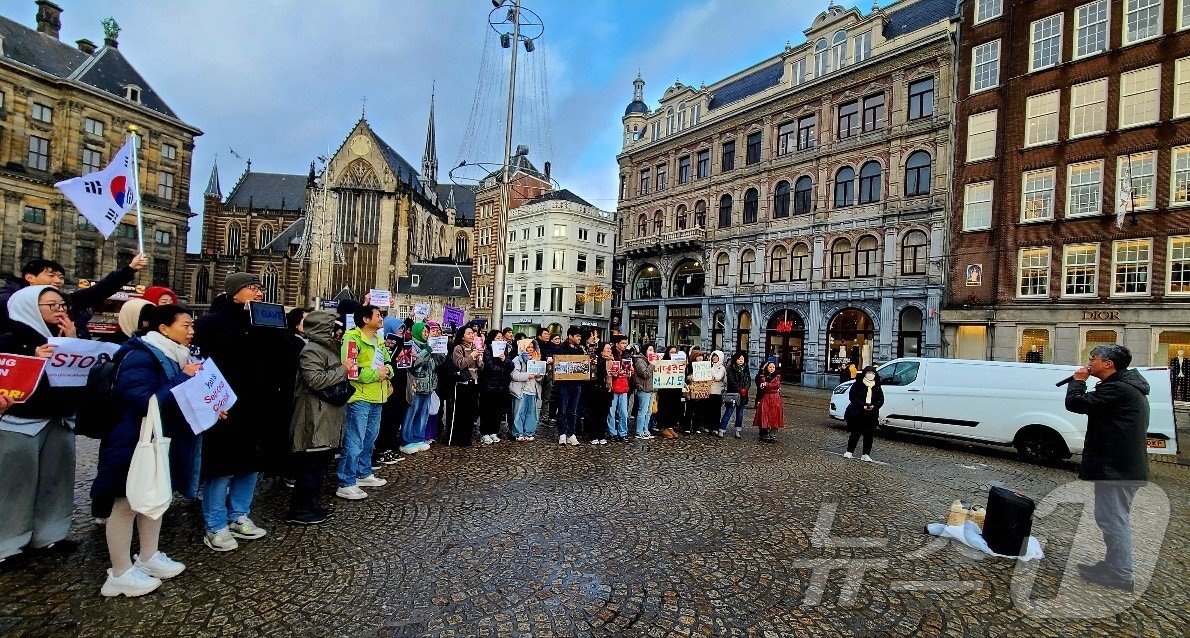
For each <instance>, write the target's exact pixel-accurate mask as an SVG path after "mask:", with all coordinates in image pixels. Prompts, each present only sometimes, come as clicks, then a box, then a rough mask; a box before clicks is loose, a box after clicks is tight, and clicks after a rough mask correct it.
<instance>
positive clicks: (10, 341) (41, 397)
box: [0, 321, 83, 419]
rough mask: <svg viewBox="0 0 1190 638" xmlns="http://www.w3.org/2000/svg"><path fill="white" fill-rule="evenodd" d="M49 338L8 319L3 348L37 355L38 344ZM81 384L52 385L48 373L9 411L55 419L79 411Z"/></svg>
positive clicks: (0, 344) (0, 337) (0, 345)
mask: <svg viewBox="0 0 1190 638" xmlns="http://www.w3.org/2000/svg"><path fill="white" fill-rule="evenodd" d="M46 343H47V339H46V338H45V337H44V336H42V334H41V333H40V332H38V331H36V330H34V329H33V328H30V327H29V326H26V325H25V324H23V323H21V322H19V321H6V322H5V326H4V333H3V334H0V352H4V353H8V354H19V355H24V356H26V357H36V356H37V348H38V347H39V346H44V345H45V344H46ZM82 395H83V388H81V387H55V386H52V385H50V381H49V379H48V378H47V377H46V375H45V373H44V372H43V373H41V381H40V382H39V383H38V384H37V389H36V390H34V391H33V394H31V395H30V396H29V398H28V399H27V400H26V401H25V402H24V403H18V404H16V405H14V406H12V407H11V408H9V409H8V412H6V414H11V415H13V416H20V417H26V418H31V419H32V418H40V419H52V418H55V417H65V416H70V415H72V414H74V413H75V412H76V411H78V405H79V402H80V401H81V400H82Z"/></svg>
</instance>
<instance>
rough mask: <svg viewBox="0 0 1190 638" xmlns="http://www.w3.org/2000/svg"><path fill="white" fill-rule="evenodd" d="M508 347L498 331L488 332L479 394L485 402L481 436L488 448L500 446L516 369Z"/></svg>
mask: <svg viewBox="0 0 1190 638" xmlns="http://www.w3.org/2000/svg"><path fill="white" fill-rule="evenodd" d="M508 345H509V344H508V342H507V341H505V340H504V335H503V334H502V333H501V332H500V331H499V330H489V331H488V334H487V337H486V338H485V339H484V349H483V369H482V370H480V371H479V392H480V396H482V397H483V398H484V402H483V409H482V410H480V412H479V433H480V434H481V435H483V438H482V441H483V442H484V443H485V444H491V443H499V442H500V421H501V420H503V419H504V417H506V416H507V412H508V401H507V399H506V397H507V396H508V394H509V390H508V386H509V384H510V383H511V382H512V377H511V373H512V368H513V363H512V361H511V355H510V353H509V348H508Z"/></svg>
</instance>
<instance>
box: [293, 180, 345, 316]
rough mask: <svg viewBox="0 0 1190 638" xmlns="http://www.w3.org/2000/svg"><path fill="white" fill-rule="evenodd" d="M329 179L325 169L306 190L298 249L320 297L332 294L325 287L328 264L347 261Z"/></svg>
mask: <svg viewBox="0 0 1190 638" xmlns="http://www.w3.org/2000/svg"><path fill="white" fill-rule="evenodd" d="M313 172H314V166H313V164H311V166H310V173H311V175H313ZM327 180H328V177H327V174H326V171H323V173H322V175H321V176H320V177H319V178H318V179H317V180H316V181H315V184H316V187H315V188H310V189H307V191H306V206H305V208H306V215H305V225H304V227H303V228H302V241H301V244H300V245H299V246H298V251H297V259H299V260H301V261H305V262H309V264H310V265H309V267H308V268H307V271H306V272H307V273H309V277H310V282H311V286H310V289H311V290H313V291H315V293H316V295H315V296H316V297H317V298H318V299H319V301H321V300H322V299H326V298H327V297H329V296H330V295H329V294H328V291H327V290H326V287H327V285H329V283H330V274H331V273H330V269H329V267H328V266H332V265H333V266H342V265H345V264H346V263H347V257H346V255H345V254H344V252H343V242H342V241H340V237H339V235H338V234H337V233H336V232H335V229H336V226H337V224H336V218H337V217H338V215H337V213H332V212H331V206H330V201H331V198H332V193H331V192H330V191H329V189H327ZM328 262H329V263H328Z"/></svg>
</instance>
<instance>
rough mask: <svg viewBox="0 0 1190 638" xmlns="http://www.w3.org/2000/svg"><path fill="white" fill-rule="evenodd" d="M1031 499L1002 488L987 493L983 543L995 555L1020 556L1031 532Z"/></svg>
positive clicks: (995, 488)
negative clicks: (986, 544)
mask: <svg viewBox="0 0 1190 638" xmlns="http://www.w3.org/2000/svg"><path fill="white" fill-rule="evenodd" d="M1034 507H1035V506H1034V504H1033V499H1031V498H1029V497H1028V496H1025V495H1024V494H1020V493H1018V492H1013V491H1012V490H1009V489H1006V488H1003V487H993V488H992V489H991V490H989V491H988V513H987V519H986V520H984V523H983V539H984V540H985V541H987V543H988V547H990V548H991V550H992V551H993V552H996V553H997V554H1004V555H1005V556H1020V555H1021V554H1023V553H1025V549H1026V546H1025V543H1027V542H1028V540H1029V534H1030V532H1032V531H1033V510H1034Z"/></svg>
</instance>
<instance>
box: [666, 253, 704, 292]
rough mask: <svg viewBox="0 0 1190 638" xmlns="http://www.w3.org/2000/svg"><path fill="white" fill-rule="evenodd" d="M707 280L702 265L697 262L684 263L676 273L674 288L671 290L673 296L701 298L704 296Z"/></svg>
mask: <svg viewBox="0 0 1190 638" xmlns="http://www.w3.org/2000/svg"><path fill="white" fill-rule="evenodd" d="M705 279H706V273H705V272H704V271H703V268H702V264H700V263H699V262H697V261H687V262H685V263H683V264H682V265H680V266H678V268H677V269H676V270H675V271H674V276H673V286H672V288H671V290H672V292H673V296H674V297H698V296H701V295H702V294H703V288H704V286H703V284H704V283H705Z"/></svg>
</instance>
